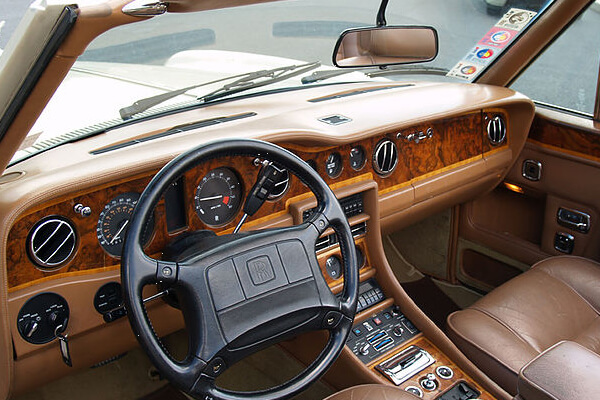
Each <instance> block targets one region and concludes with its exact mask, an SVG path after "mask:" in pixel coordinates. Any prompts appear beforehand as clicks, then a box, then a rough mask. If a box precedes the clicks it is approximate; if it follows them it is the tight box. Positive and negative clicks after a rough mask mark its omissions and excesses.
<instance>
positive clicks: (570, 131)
mask: <svg viewBox="0 0 600 400" xmlns="http://www.w3.org/2000/svg"><path fill="white" fill-rule="evenodd" d="M528 140H529V141H531V142H534V143H536V144H540V145H542V146H547V147H550V148H553V149H555V150H559V151H565V152H567V153H570V154H573V155H576V156H578V157H583V158H587V159H591V160H594V161H599V160H600V134H598V132H594V131H591V130H585V129H582V128H575V127H571V126H569V125H568V124H565V123H561V122H559V121H554V120H549V119H546V118H544V117H540V116H538V115H536V116H535V118H534V119H533V123H532V124H531V130H530V131H529V138H528Z"/></svg>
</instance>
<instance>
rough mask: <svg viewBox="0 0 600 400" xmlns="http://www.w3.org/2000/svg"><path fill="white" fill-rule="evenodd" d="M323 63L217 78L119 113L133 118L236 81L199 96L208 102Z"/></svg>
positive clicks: (297, 73) (135, 104)
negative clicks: (190, 94)
mask: <svg viewBox="0 0 600 400" xmlns="http://www.w3.org/2000/svg"><path fill="white" fill-rule="evenodd" d="M320 65H321V63H320V62H318V61H316V62H311V63H306V64H300V65H296V64H294V65H288V66H285V67H278V68H273V69H265V70H259V71H252V72H246V73H243V74H239V75H233V76H228V77H225V78H221V79H217V80H214V81H210V82H204V83H200V84H197V85H192V86H188V87H184V88H181V89H176V90H172V91H170V92H166V93H161V94H158V95H156V96H151V97H146V98H144V99H140V100H138V101H136V102H134V103H133V104H132V105H130V106H128V107H123V108H121V109H120V110H119V114H120V115H121V118H122V119H123V120H128V119H131V117H133V116H134V115H136V114H139V113H141V112H144V111H146V110H148V109H149V108H152V107H154V106H156V105H159V104H161V103H163V102H165V101H167V100H170V99H172V98H174V97H177V96H179V95H182V94H184V93H186V92H189V91H190V90H192V89H196V88H199V87H203V86H209V85H213V84H215V83H219V82H224V81H228V80H232V79H236V78H237V80H236V81H234V82H232V83H229V84H227V85H223V86H222V87H220V88H219V89H217V90H214V91H212V92H210V93H208V94H206V95H204V96H201V97H198V100H199V101H204V102H208V101H211V100H214V99H217V98H220V97H224V96H228V95H230V94H235V93H239V92H242V91H244V90H249V89H252V88H256V87H260V86H265V85H269V84H271V83H275V82H280V81H283V80H285V79H288V78H292V77H294V76H296V75H301V74H304V73H306V72H308V71H310V70H312V69H315V68H318V67H319V66H320ZM257 79H265V80H264V81H259V82H256V80H257Z"/></svg>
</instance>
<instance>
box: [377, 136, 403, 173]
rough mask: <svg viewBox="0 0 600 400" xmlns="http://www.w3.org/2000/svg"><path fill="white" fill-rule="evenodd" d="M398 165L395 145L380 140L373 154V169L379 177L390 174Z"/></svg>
mask: <svg viewBox="0 0 600 400" xmlns="http://www.w3.org/2000/svg"><path fill="white" fill-rule="evenodd" d="M397 164H398V149H397V148H396V144H395V143H394V142H392V141H391V140H389V139H385V140H382V141H381V142H379V143H378V144H377V146H376V147H375V151H374V152H373V168H374V169H375V172H377V173H378V174H379V175H382V176H385V175H389V174H391V173H392V171H393V170H394V169H395V168H396V165H397Z"/></svg>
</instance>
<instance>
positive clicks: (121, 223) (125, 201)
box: [96, 192, 154, 257]
mask: <svg viewBox="0 0 600 400" xmlns="http://www.w3.org/2000/svg"><path fill="white" fill-rule="evenodd" d="M139 198H140V195H139V193H133V192H132V193H123V194H120V195H118V196H117V197H115V198H114V199H112V200H111V201H109V202H108V204H107V205H105V206H104V209H103V210H102V212H101V213H100V218H99V219H98V225H97V227H96V236H97V237H98V241H99V242H100V245H101V246H102V248H103V249H104V250H106V252H107V253H108V254H110V255H111V256H113V257H121V252H122V250H123V241H124V240H125V235H127V229H128V228H129V220H130V219H131V215H132V214H133V209H134V208H135V206H136V205H137V202H138V199H139ZM153 231H154V218H152V219H151V220H150V221H149V222H148V225H147V226H146V229H145V230H144V234H143V236H142V246H145V245H147V244H148V242H149V241H150V238H151V237H152V232H153Z"/></svg>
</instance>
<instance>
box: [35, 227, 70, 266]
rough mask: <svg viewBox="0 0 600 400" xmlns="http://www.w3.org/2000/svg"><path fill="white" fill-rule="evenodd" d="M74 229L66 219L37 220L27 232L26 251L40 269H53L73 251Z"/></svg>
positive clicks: (63, 261) (62, 262) (65, 260)
mask: <svg viewBox="0 0 600 400" xmlns="http://www.w3.org/2000/svg"><path fill="white" fill-rule="evenodd" d="M76 244H77V235H76V234H75V227H74V226H73V224H72V223H71V222H70V221H69V220H67V219H66V218H63V217H60V216H56V215H53V216H50V217H46V218H43V219H41V220H39V221H38V222H37V223H36V224H35V225H34V226H33V228H32V229H31V231H30V232H29V237H28V238H27V250H28V251H29V256H30V257H31V260H32V261H33V262H34V263H35V264H36V265H37V266H38V267H40V268H44V269H55V268H57V267H60V266H61V265H62V264H64V263H65V262H67V260H68V259H69V257H71V255H72V254H73V252H74V251H75V245H76Z"/></svg>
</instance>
